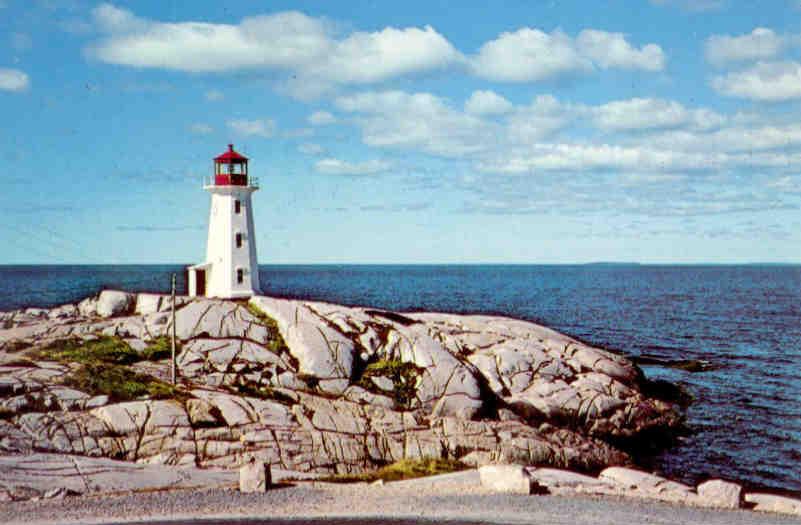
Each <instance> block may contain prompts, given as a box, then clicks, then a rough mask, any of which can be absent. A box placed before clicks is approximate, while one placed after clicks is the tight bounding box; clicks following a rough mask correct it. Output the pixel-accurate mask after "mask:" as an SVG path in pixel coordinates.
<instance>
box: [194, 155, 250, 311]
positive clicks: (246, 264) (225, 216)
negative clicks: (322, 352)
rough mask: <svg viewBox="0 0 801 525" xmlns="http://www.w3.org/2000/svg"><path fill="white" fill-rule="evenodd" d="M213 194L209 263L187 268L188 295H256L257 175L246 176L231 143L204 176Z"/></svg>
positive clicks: (243, 162)
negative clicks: (212, 169) (255, 204)
mask: <svg viewBox="0 0 801 525" xmlns="http://www.w3.org/2000/svg"><path fill="white" fill-rule="evenodd" d="M203 189H204V190H206V191H208V192H209V193H210V194H211V209H210V210H209V235H208V239H207V241H206V261H205V262H203V263H200V264H196V265H194V266H190V267H189V268H187V270H188V275H187V284H188V288H189V295H190V296H193V297H195V296H205V297H220V298H225V299H236V298H243V297H250V296H252V295H255V294H258V293H259V291H260V288H259V266H258V261H257V258H256V232H255V230H254V227H253V206H252V203H251V199H250V197H251V195H253V192H254V191H256V190H258V189H259V181H258V179H256V178H254V177H251V176H250V175H248V159H247V157H245V156H244V155H240V154H239V153H237V152H236V151H235V150H234V145H233V144H229V145H228V151H226V152H225V153H223V154H222V155H220V156H218V157H215V158H214V174H213V175H212V176H211V177H208V178H204V182H203Z"/></svg>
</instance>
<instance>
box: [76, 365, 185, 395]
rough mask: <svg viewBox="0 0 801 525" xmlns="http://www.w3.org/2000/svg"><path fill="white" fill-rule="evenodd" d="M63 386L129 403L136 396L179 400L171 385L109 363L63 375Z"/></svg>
mask: <svg viewBox="0 0 801 525" xmlns="http://www.w3.org/2000/svg"><path fill="white" fill-rule="evenodd" d="M64 384H65V385H67V386H71V387H73V388H76V389H78V390H81V391H82V392H86V393H87V394H90V395H95V396H96V395H101V394H105V395H107V396H109V398H111V400H113V401H132V400H134V399H138V398H140V397H150V398H152V399H167V398H176V397H180V392H178V391H177V390H176V389H175V387H174V386H172V385H169V384H167V383H164V382H163V381H159V380H158V379H156V378H154V377H152V376H149V375H147V374H140V373H136V372H134V371H133V370H131V369H130V368H126V367H124V366H119V365H111V364H85V365H83V366H81V367H80V368H78V369H77V370H74V371H73V372H72V373H70V374H69V375H67V377H66V378H65V380H64Z"/></svg>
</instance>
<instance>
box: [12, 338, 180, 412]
mask: <svg viewBox="0 0 801 525" xmlns="http://www.w3.org/2000/svg"><path fill="white" fill-rule="evenodd" d="M165 352H166V354H165ZM170 353H171V351H170V342H169V339H168V338H167V337H159V338H157V339H155V340H154V341H153V342H152V343H151V344H150V346H148V347H147V348H146V349H145V350H144V351H143V352H142V353H138V352H137V351H136V350H134V349H133V348H131V347H130V346H129V345H128V343H126V342H125V341H123V340H122V339H121V338H119V337H110V336H102V337H99V338H97V339H92V340H88V341H83V340H81V339H78V338H70V339H58V340H56V341H52V342H51V343H48V344H47V345H45V346H43V347H41V348H36V349H34V350H30V351H28V352H27V355H28V356H29V357H31V358H33V359H41V360H50V361H58V362H61V363H66V364H70V363H77V364H79V365H80V366H78V367H75V368H73V369H72V370H71V371H70V372H69V373H68V374H67V375H66V376H65V377H64V379H63V383H64V384H65V385H67V386H70V387H73V388H75V389H77V390H80V391H82V392H86V393H87V394H90V395H103V394H104V395H107V396H109V398H111V399H112V400H113V401H132V400H134V399H139V398H142V397H147V398H151V399H165V398H175V397H179V396H180V395H181V394H180V392H178V391H177V390H176V389H175V387H174V386H172V385H170V384H167V383H165V382H163V381H160V380H158V379H156V378H154V377H152V376H150V375H147V374H142V373H138V372H136V371H134V370H131V369H130V368H128V367H127V366H126V365H131V364H133V363H138V362H140V361H144V360H159V359H164V358H165V357H169V355H170Z"/></svg>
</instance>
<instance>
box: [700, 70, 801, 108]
mask: <svg viewBox="0 0 801 525" xmlns="http://www.w3.org/2000/svg"><path fill="white" fill-rule="evenodd" d="M711 85H712V87H713V88H715V89H716V90H717V91H718V92H720V93H722V94H724V95H728V96H730V97H739V98H747V99H751V100H762V101H769V102H780V101H785V100H791V99H796V98H801V64H799V63H798V62H759V63H757V64H756V65H754V66H752V67H750V68H748V69H745V70H743V71H736V72H732V73H727V74H725V75H718V76H716V77H714V78H713V79H712V81H711Z"/></svg>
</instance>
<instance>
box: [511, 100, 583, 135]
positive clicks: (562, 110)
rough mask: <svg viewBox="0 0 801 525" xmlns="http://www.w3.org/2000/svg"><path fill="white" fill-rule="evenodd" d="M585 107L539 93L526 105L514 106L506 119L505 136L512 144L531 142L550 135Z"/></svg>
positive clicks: (580, 112)
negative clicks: (564, 102)
mask: <svg viewBox="0 0 801 525" xmlns="http://www.w3.org/2000/svg"><path fill="white" fill-rule="evenodd" d="M584 111H585V108H584V107H583V106H573V105H569V104H563V103H561V102H559V101H558V100H557V99H556V98H555V97H553V96H552V95H540V96H538V97H536V98H535V99H534V100H533V101H532V103H531V104H530V105H528V106H522V107H517V108H515V111H514V112H512V114H511V115H509V118H508V119H507V120H506V137H508V139H509V141H510V142H511V143H513V144H531V143H532V142H537V141H540V140H543V139H545V138H547V137H550V136H551V135H553V134H554V133H555V132H557V131H559V130H561V129H562V128H564V127H566V126H567V125H568V124H570V122H572V121H573V120H574V119H575V118H577V117H579V116H580V115H581V114H582V113H583V112H584Z"/></svg>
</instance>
